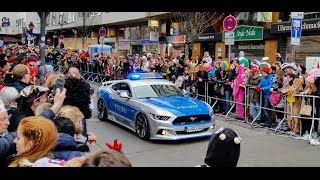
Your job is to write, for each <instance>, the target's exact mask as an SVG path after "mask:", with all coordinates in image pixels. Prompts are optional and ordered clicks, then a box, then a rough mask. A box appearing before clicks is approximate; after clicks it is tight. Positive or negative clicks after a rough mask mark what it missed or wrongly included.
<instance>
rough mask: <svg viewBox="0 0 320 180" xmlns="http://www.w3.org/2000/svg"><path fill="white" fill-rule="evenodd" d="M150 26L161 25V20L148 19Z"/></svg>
mask: <svg viewBox="0 0 320 180" xmlns="http://www.w3.org/2000/svg"><path fill="white" fill-rule="evenodd" d="M148 26H155V27H158V26H159V21H158V20H148Z"/></svg>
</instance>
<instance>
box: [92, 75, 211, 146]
mask: <svg viewBox="0 0 320 180" xmlns="http://www.w3.org/2000/svg"><path fill="white" fill-rule="evenodd" d="M97 99H98V101H97V107H98V112H99V115H98V118H99V119H100V120H102V121H105V120H110V121H114V122H116V123H118V124H120V125H122V126H124V127H127V128H128V129H130V130H132V131H134V132H135V133H136V134H137V136H138V137H139V138H141V139H144V140H148V139H157V140H180V139H188V138H198V137H204V136H211V135H212V133H213V128H214V125H215V121H214V113H213V110H212V108H211V107H210V105H209V104H207V103H205V102H203V101H200V100H198V99H195V98H192V97H190V96H189V95H188V94H187V93H186V91H184V90H180V89H179V88H178V87H176V86H175V85H174V84H173V83H172V82H170V81H167V80H165V79H163V78H162V76H161V75H158V74H155V73H140V74H139V73H132V74H129V75H128V79H123V80H112V81H108V82H104V83H103V84H102V86H100V87H99V90H98V92H97Z"/></svg>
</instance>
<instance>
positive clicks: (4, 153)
mask: <svg viewBox="0 0 320 180" xmlns="http://www.w3.org/2000/svg"><path fill="white" fill-rule="evenodd" d="M16 136H17V133H16V132H12V133H7V134H6V135H4V136H1V137H0V167H6V165H7V164H6V159H7V157H9V156H10V155H12V154H14V153H15V152H16V144H15V143H13V140H14V139H15V138H16Z"/></svg>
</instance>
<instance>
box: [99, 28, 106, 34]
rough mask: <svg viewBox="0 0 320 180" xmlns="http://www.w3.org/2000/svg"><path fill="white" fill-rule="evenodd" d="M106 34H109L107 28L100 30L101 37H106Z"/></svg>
mask: <svg viewBox="0 0 320 180" xmlns="http://www.w3.org/2000/svg"><path fill="white" fill-rule="evenodd" d="M106 34H107V30H106V28H104V27H101V28H100V29H99V35H100V36H105V35H106Z"/></svg>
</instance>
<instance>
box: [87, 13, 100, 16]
mask: <svg viewBox="0 0 320 180" xmlns="http://www.w3.org/2000/svg"><path fill="white" fill-rule="evenodd" d="M89 14H90V16H100V15H101V12H90V13H89Z"/></svg>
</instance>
